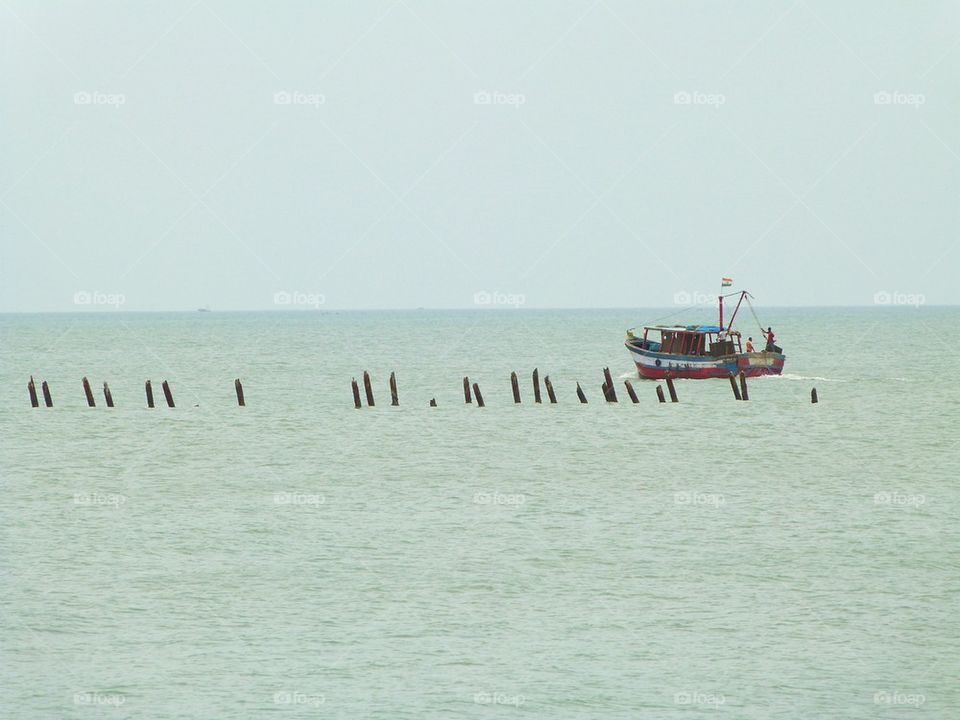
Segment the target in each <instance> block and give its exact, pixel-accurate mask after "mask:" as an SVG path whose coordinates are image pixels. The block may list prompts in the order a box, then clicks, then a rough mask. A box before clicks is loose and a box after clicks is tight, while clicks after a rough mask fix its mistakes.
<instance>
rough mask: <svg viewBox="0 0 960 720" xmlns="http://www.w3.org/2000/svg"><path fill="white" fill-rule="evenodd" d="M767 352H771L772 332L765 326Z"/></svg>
mask: <svg viewBox="0 0 960 720" xmlns="http://www.w3.org/2000/svg"><path fill="white" fill-rule="evenodd" d="M767 352H773V330H772V329H771V328H770V326H767Z"/></svg>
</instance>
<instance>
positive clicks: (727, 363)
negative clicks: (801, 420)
mask: <svg viewBox="0 0 960 720" xmlns="http://www.w3.org/2000/svg"><path fill="white" fill-rule="evenodd" d="M726 283H727V281H726V279H724V284H726ZM736 295H739V296H740V298H739V300H737V306H736V308H735V309H734V311H733V315H731V316H730V320H729V322H727V324H726V325H724V322H723V301H724V298H729V297H734V296H736ZM750 297H751V296H750V293H748V292H747V291H746V290H742V291H740V292H739V293H729V294H727V295H722V294H721V295H720V296H719V300H720V322H719V323H718V324H717V325H647V326H644V328H643V335H642V336H641V335H639V334H636V333H635V332H634V330H636V328H630V329H629V330H627V340H626V343H625V344H626V346H627V350H629V351H630V355H631V356H632V357H633V361H634V362H635V363H636V365H637V371H638V372H639V373H640V377H644V378H650V379H653V380H657V379H661V378H665V377H668V376H669V377H672V378H691V379H700V378H722V377H731V376H733V375H739V374H740V373H741V372H742V373H743V374H744V375H746V376H747V377H756V376H758V375H779V374H780V373H782V372H783V363H784V361H785V360H786V356H785V355H784V354H783V350H782V348H780V347H778V346H777V345H775V344H773V336H772V333H770V334H769V335H768V334H767V333H768V330H769V328H768V329H767V330H764V329H763V325H761V324H760V321H759V319H758V320H757V324H758V325H759V327H760V331H761V333H762V334H761V335H759V336H758V342H757V345H758V347H762V349H760V350H758V349H756V348H752V347H751V343H748V344H747V346H746V347H744V345H743V342H742V336H741V334H740V332H739V331H738V330H734V329H733V321H734V320H735V319H736V317H737V312H739V310H740V305H741V304H742V303H743V301H744V300H746V301H747V305H748V306H750V310H751V312H753V306H752V305H750ZM753 315H754V318H756V312H754V313H753ZM759 338H762V339H759Z"/></svg>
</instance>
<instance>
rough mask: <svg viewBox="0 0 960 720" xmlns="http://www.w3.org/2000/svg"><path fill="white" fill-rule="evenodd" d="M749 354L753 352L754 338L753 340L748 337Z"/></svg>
mask: <svg viewBox="0 0 960 720" xmlns="http://www.w3.org/2000/svg"><path fill="white" fill-rule="evenodd" d="M747 352H748V353H751V352H753V338H752V337H748V338H747Z"/></svg>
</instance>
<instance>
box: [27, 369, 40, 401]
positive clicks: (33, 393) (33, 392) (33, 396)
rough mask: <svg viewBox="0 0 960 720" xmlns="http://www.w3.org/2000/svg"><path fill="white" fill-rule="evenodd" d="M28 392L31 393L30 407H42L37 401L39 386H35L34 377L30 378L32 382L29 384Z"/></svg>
mask: <svg viewBox="0 0 960 720" xmlns="http://www.w3.org/2000/svg"><path fill="white" fill-rule="evenodd" d="M27 392H28V393H30V407H40V403H39V402H38V401H37V386H36V385H34V384H33V375H31V376H30V382H28V383H27Z"/></svg>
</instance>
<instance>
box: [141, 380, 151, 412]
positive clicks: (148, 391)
mask: <svg viewBox="0 0 960 720" xmlns="http://www.w3.org/2000/svg"><path fill="white" fill-rule="evenodd" d="M143 388H144V390H146V391H147V407H148V408H152V407H153V385H152V384H151V383H150V381H149V380H147V381H146V382H145V383H144V384H143Z"/></svg>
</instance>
